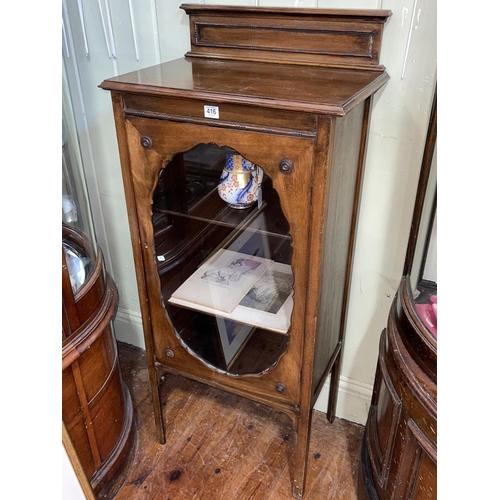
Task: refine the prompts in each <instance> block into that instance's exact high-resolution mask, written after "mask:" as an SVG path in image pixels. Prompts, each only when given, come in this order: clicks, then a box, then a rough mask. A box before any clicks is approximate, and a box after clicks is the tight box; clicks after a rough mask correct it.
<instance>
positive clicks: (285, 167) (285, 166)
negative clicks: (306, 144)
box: [279, 158, 293, 174]
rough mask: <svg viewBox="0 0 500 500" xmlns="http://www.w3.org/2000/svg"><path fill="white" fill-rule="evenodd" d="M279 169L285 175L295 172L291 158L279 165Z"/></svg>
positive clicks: (285, 159) (283, 160) (284, 159)
mask: <svg viewBox="0 0 500 500" xmlns="http://www.w3.org/2000/svg"><path fill="white" fill-rule="evenodd" d="M279 168H280V170H281V171H282V172H283V173H284V174H291V173H292V172H293V161H292V160H290V158H283V159H282V160H281V161H280V163H279Z"/></svg>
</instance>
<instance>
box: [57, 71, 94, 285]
mask: <svg viewBox="0 0 500 500" xmlns="http://www.w3.org/2000/svg"><path fill="white" fill-rule="evenodd" d="M62 90H63V92H62V97H63V98H62V203H61V206H62V233H63V234H62V242H63V245H62V246H63V251H64V256H65V259H66V266H67V268H68V272H69V275H70V281H71V288H72V290H73V293H74V294H76V293H77V292H78V290H80V289H81V287H82V286H83V284H84V283H85V281H86V279H87V278H88V276H90V274H91V267H92V265H93V263H94V264H95V255H96V251H97V242H96V239H95V234H94V226H93V223H92V215H91V213H90V203H89V200H88V195H87V187H86V184H85V174H84V170H83V162H82V158H81V152H80V146H79V143H78V136H77V131H76V124H75V118H74V115H73V107H72V104H71V97H70V94H69V87H68V82H67V77H66V72H65V68H64V67H63V80H62Z"/></svg>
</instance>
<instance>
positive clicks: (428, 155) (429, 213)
mask: <svg viewBox="0 0 500 500" xmlns="http://www.w3.org/2000/svg"><path fill="white" fill-rule="evenodd" d="M436 150H437V98H436V96H435V97H434V102H433V106H432V111H431V119H430V122H429V128H428V133H427V140H426V144H425V149H424V155H423V161H422V168H421V173H420V180H419V185H418V191H417V197H416V200H415V210H414V215H413V220H412V225H411V230H410V237H409V242H408V250H407V254H406V261H405V264H404V270H403V276H402V279H401V283H400V286H399V289H398V292H397V295H396V297H395V299H394V301H393V304H392V307H391V309H390V312H389V318H388V322H387V328H386V329H384V331H383V332H382V335H381V337H380V346H379V357H378V364H377V370H376V374H375V383H374V389H373V396H372V401H371V406H370V410H369V414H368V420H367V423H366V428H365V435H364V439H363V447H362V461H361V464H362V470H361V473H360V474H359V479H360V482H359V488H358V491H359V497H360V498H363V499H365V498H368V499H370V500H389V499H391V500H407V499H421V498H425V499H435V498H437V266H436V262H437V259H436V246H437V245H436V243H437V181H436V179H437V175H436V174H437V172H436V171H437V152H436Z"/></svg>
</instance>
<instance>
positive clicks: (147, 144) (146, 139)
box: [141, 135, 153, 149]
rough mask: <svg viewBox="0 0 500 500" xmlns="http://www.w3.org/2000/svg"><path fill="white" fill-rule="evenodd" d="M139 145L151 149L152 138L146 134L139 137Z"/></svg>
mask: <svg viewBox="0 0 500 500" xmlns="http://www.w3.org/2000/svg"><path fill="white" fill-rule="evenodd" d="M141 146H142V147H143V148H145V149H151V148H152V147H153V140H152V139H151V137H148V136H147V135H143V136H142V137H141Z"/></svg>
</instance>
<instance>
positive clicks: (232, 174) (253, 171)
mask: <svg viewBox="0 0 500 500" xmlns="http://www.w3.org/2000/svg"><path fill="white" fill-rule="evenodd" d="M263 176H264V172H263V170H262V169H261V168H260V167H259V166H258V165H255V164H254V163H252V162H250V161H248V160H247V159H246V158H243V156H241V155H236V154H228V155H226V165H225V167H224V169H223V170H222V175H221V177H220V180H219V186H218V191H219V196H220V197H221V198H222V199H223V200H224V201H225V202H227V203H229V206H230V207H232V208H248V207H251V206H252V205H253V204H254V203H255V202H256V201H257V200H258V198H259V192H260V189H261V185H262V177H263Z"/></svg>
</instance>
